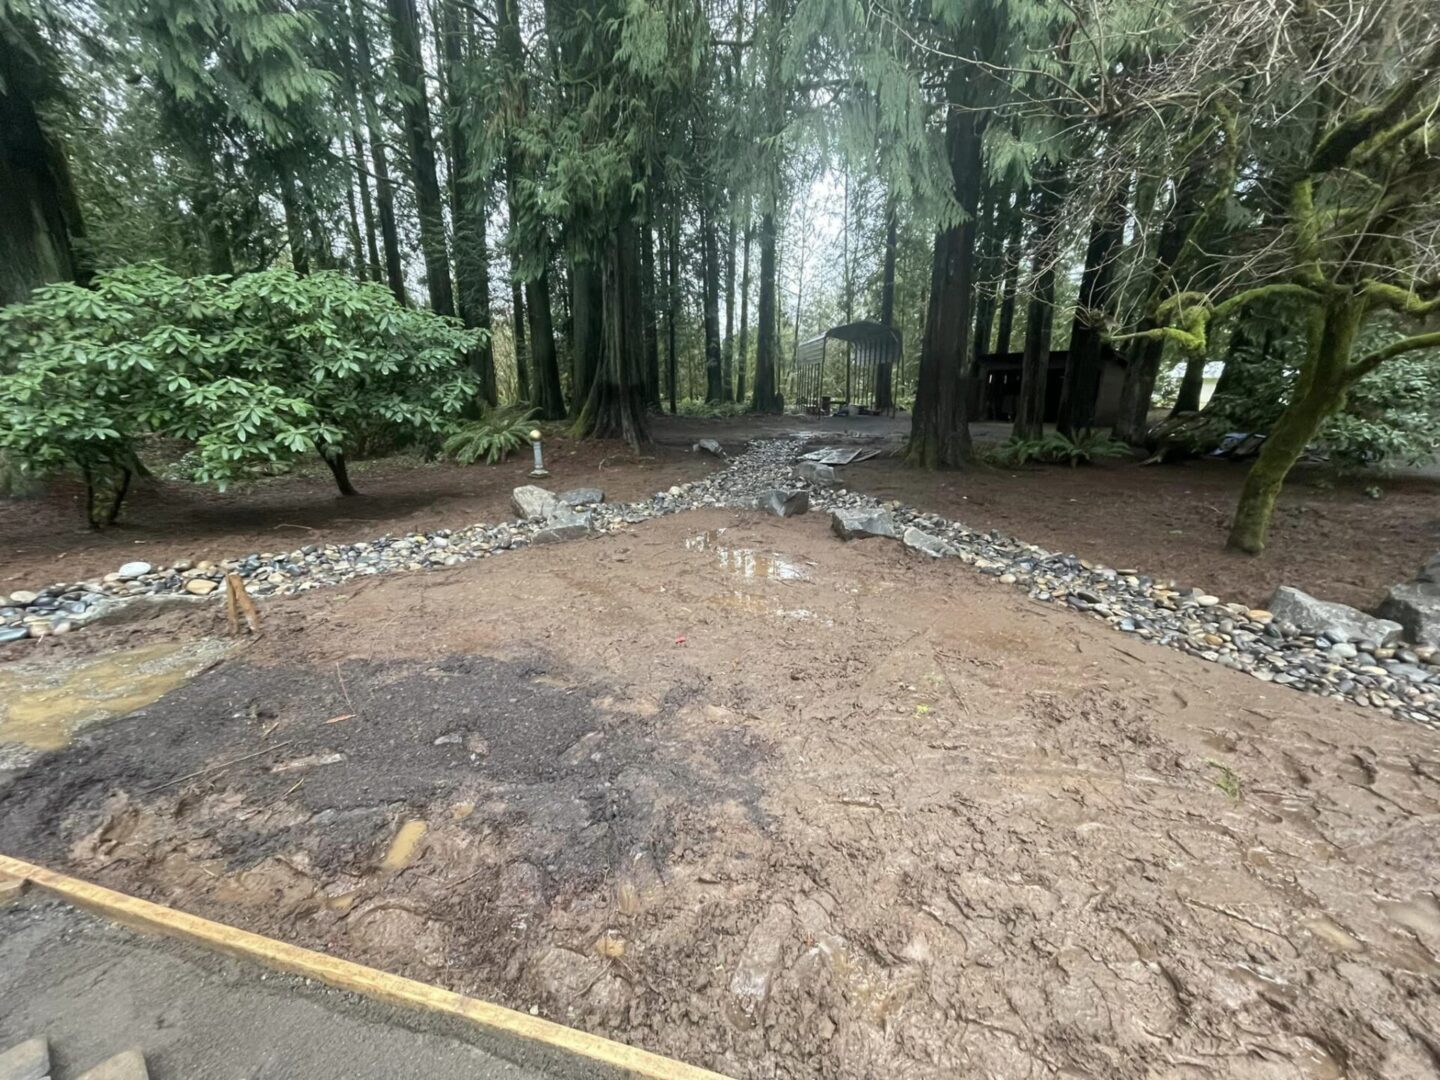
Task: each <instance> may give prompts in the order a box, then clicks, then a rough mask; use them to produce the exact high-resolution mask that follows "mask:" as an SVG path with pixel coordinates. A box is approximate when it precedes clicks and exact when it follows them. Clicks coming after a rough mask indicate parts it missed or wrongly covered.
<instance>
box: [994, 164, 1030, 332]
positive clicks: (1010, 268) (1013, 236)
mask: <svg viewBox="0 0 1440 1080" xmlns="http://www.w3.org/2000/svg"><path fill="white" fill-rule="evenodd" d="M1024 200H1025V192H1024V190H1023V189H1022V190H1021V191H1018V192H1016V194H1015V205H1014V207H1013V208H1012V209H1011V211H1010V217H1009V222H1010V228H1009V235H1007V236H1006V237H1005V255H1004V266H1003V274H1004V280H1003V281H1002V282H1001V285H1000V323H999V325H998V326H997V327H996V330H995V351H996V352H997V353H1002V354H1003V353H1009V352H1010V339H1011V338H1012V337H1014V336H1015V297H1016V294H1017V293H1018V292H1019V288H1020V260H1021V257H1022V251H1021V244H1022V241H1023V240H1024V229H1025V213H1024V205H1025V204H1024Z"/></svg>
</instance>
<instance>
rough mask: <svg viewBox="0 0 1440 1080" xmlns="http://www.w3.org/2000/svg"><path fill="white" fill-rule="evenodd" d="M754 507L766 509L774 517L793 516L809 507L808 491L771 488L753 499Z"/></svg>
mask: <svg viewBox="0 0 1440 1080" xmlns="http://www.w3.org/2000/svg"><path fill="white" fill-rule="evenodd" d="M755 509H757V510H767V511H769V512H770V513H772V514H774V515H775V516H776V517H782V518H788V517H794V516H795V515H796V514H803V513H805V512H806V511H808V510H809V509H810V493H809V492H808V491H785V490H783V489H782V488H773V489H771V490H770V491H767V492H765V493H764V494H763V495H761V496H760V497H759V498H757V499H756V500H755Z"/></svg>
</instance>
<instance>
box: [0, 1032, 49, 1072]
mask: <svg viewBox="0 0 1440 1080" xmlns="http://www.w3.org/2000/svg"><path fill="white" fill-rule="evenodd" d="M49 1075H50V1043H49V1042H48V1041H47V1040H46V1039H45V1038H44V1037H43V1036H40V1037H36V1038H34V1039H27V1040H25V1041H24V1042H22V1043H21V1044H20V1045H18V1046H12V1047H10V1049H8V1050H6V1051H5V1052H4V1053H3V1054H0V1080H45V1077H47V1076H49Z"/></svg>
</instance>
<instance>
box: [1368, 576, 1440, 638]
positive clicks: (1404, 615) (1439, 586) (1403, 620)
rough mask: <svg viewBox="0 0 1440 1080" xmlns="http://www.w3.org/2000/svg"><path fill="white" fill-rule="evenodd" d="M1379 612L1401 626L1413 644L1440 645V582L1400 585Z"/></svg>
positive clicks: (1384, 602) (1422, 581) (1387, 595)
mask: <svg viewBox="0 0 1440 1080" xmlns="http://www.w3.org/2000/svg"><path fill="white" fill-rule="evenodd" d="M1378 611H1379V614H1380V615H1381V616H1383V617H1384V618H1386V619H1393V620H1394V621H1395V622H1397V623H1399V624H1400V626H1401V627H1402V628H1403V629H1404V633H1405V640H1406V641H1408V642H1410V643H1411V644H1414V645H1432V646H1440V582H1435V583H1432V582H1428V581H1424V580H1420V581H1413V582H1410V583H1409V584H1406V585H1396V586H1394V587H1393V588H1391V590H1390V592H1389V593H1388V594H1386V596H1385V600H1384V601H1383V602H1382V603H1381V604H1380V607H1379V609H1378Z"/></svg>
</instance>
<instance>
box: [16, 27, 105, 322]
mask: <svg viewBox="0 0 1440 1080" xmlns="http://www.w3.org/2000/svg"><path fill="white" fill-rule="evenodd" d="M21 10H22V11H23V10H24V8H23V7H22V8H21ZM0 18H5V19H13V23H12V25H11V26H10V27H8V28H7V29H6V32H5V33H3V34H0V251H3V252H4V255H3V257H0V305H3V304H11V303H23V302H24V301H26V300H28V299H29V298H30V293H31V291H32V290H33V289H35V288H37V287H38V286H41V285H48V284H50V283H52V282H57V281H75V280H77V279H79V280H83V279H84V278H86V277H87V275H86V273H85V270H84V267H83V265H82V264H81V262H80V260H79V259H78V258H77V254H76V250H75V244H74V241H76V240H79V239H81V238H82V237H83V236H84V228H83V226H82V224H81V218H80V204H79V201H78V200H77V198H76V197H75V188H74V184H73V182H72V180H71V177H70V169H69V166H68V165H67V163H66V161H65V156H64V153H63V151H62V150H61V148H60V145H59V143H57V142H56V141H55V140H54V139H53V138H52V137H51V136H50V134H49V133H48V132H47V131H46V130H45V127H44V124H43V123H42V121H41V118H40V111H39V110H40V105H41V103H42V102H43V100H44V98H45V97H46V96H47V95H48V93H49V91H50V89H51V88H50V87H49V86H48V85H47V84H48V81H49V80H48V76H47V74H46V63H45V58H44V49H45V46H44V45H43V43H42V41H41V39H40V36H39V34H38V32H35V30H34V27H33V26H32V25H31V24H30V22H29V20H28V19H25V18H23V17H22V16H21V15H19V14H18V13H16V14H11V13H7V14H6V15H5V16H3V17H0ZM11 35H14V37H15V39H14V40H12V37H11Z"/></svg>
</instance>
